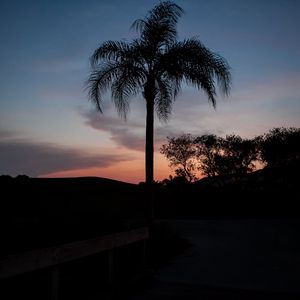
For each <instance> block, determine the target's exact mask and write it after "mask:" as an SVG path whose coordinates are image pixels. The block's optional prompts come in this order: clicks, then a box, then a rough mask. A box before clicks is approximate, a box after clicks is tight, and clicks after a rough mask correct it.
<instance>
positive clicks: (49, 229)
mask: <svg viewBox="0 0 300 300" xmlns="http://www.w3.org/2000/svg"><path fill="white" fill-rule="evenodd" d="M0 188H1V192H2V195H3V196H2V197H1V202H0V206H1V208H0V211H1V236H2V237H3V239H4V242H3V247H1V254H5V253H7V252H9V253H12V252H19V251H24V250H29V249H33V248H36V247H38V248H39V247H45V246H49V245H56V244H60V243H65V242H70V241H74V240H80V239H86V238H90V237H94V236H99V235H103V234H108V233H112V232H118V231H121V230H126V229H130V228H132V227H136V226H141V225H143V216H144V203H143V200H141V199H143V197H142V196H141V195H142V193H143V191H142V190H141V188H140V187H139V186H137V185H134V184H129V183H124V182H120V181H116V180H111V179H105V178H96V177H84V178H29V177H27V176H17V177H16V178H12V177H9V176H1V177H0ZM130 219H131V220H132V219H134V220H135V221H134V222H130V221H129V220H130Z"/></svg>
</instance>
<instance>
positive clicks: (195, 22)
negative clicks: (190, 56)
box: [0, 0, 300, 182]
mask: <svg viewBox="0 0 300 300" xmlns="http://www.w3.org/2000/svg"><path fill="white" fill-rule="evenodd" d="M175 2H176V3H177V4H179V5H180V6H181V7H182V8H183V9H184V10H185V15H184V16H183V17H182V18H181V19H180V21H179V24H178V32H179V39H183V38H185V37H197V38H199V39H200V40H201V41H202V42H203V43H204V44H205V45H206V46H207V47H208V48H210V49H211V50H212V51H214V52H217V53H219V54H221V55H222V56H224V57H225V58H226V59H227V60H228V62H229V64H230V65H231V67H232V76H233V87H232V91H231V94H230V96H229V97H228V98H226V99H223V98H222V97H220V98H218V104H217V109H216V110H213V108H212V107H211V106H210V105H209V104H208V102H207V99H206V97H205V95H204V94H203V93H201V92H200V93H199V92H198V91H196V90H193V89H191V88H184V89H183V90H182V92H181V94H180V95H179V97H178V99H177V101H176V102H175V104H174V107H173V115H172V117H171V118H170V120H169V122H168V123H167V124H161V123H159V122H158V121H157V122H156V144H157V147H156V148H157V149H158V148H159V145H160V144H161V143H163V142H165V140H166V136H167V135H169V136H170V135H177V134H180V133H187V132H190V133H194V134H202V133H207V132H211V133H216V134H220V135H226V134H230V133H236V134H240V135H241V136H243V137H252V136H255V135H257V134H261V133H264V132H266V131H267V130H269V129H271V128H272V127H278V126H295V127H300V118H299V116H300V89H299V85H300V59H299V53H300V39H299V31H300V19H299V11H300V1H298V0H274V1H271V0H270V1H269V0H259V1H258V0H254V1H246V0H244V1H243V0H226V1H225V0H211V1H200V0H199V1H197V0H185V1H183V0H182V1H175ZM156 3H158V1H145V0H139V1H138V0H132V1H116V0H111V1H102V0H99V1H63V0H61V1H44V0H43V1H14V0H11V1H6V0H5V1H3V0H2V1H1V3H0V36H1V38H2V41H1V47H0V65H1V68H0V174H10V175H13V176H15V175H17V174H28V175H30V176H80V175H84V176H86V175H95V176H103V177H112V178H116V179H121V180H125V181H131V182H137V181H140V180H143V176H144V175H143V143H144V118H145V107H144V106H145V105H144V102H143V99H142V98H141V97H137V98H136V99H133V100H132V103H131V112H130V115H129V118H128V120H127V122H124V121H122V120H120V119H118V116H117V113H116V112H115V110H114V107H113V106H112V104H111V101H110V95H109V93H108V94H107V95H106V97H105V104H104V107H103V110H104V115H102V116H101V115H99V114H98V113H97V112H95V110H93V106H92V104H91V103H90V102H89V101H88V98H87V93H86V91H85V90H84V82H85V81H86V79H87V78H88V75H89V71H90V68H89V56H90V55H91V54H92V52H93V50H94V49H95V48H96V47H97V46H99V45H100V44H101V43H102V42H103V41H106V40H121V39H127V40H130V39H131V38H132V37H134V36H135V35H134V32H132V31H131V30H130V26H131V24H132V23H133V21H134V20H135V19H137V18H140V17H143V16H144V15H146V13H147V11H148V10H149V9H151V8H152V7H153V6H154V5H155V4H156ZM156 157H157V162H156V170H157V171H156V178H157V179H161V178H162V177H165V176H167V174H168V173H170V170H169V169H168V168H167V162H166V161H164V159H163V158H162V157H160V155H156ZM133 166H134V167H133Z"/></svg>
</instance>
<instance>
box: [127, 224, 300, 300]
mask: <svg viewBox="0 0 300 300" xmlns="http://www.w3.org/2000/svg"><path fill="white" fill-rule="evenodd" d="M165 222H168V223H169V225H170V226H172V227H175V228H176V229H177V230H178V231H179V232H180V233H181V235H182V236H183V237H185V238H186V239H188V240H189V241H190V242H191V243H192V245H193V246H192V247H191V249H190V250H189V251H188V252H187V253H186V254H184V255H181V256H178V257H177V258H175V259H174V260H173V261H171V262H170V264H168V265H167V266H165V267H164V268H162V269H161V270H160V271H159V272H158V273H157V274H156V275H155V278H154V283H153V284H152V286H150V287H149V288H148V289H146V290H144V291H142V292H140V293H139V294H138V295H136V296H135V297H133V299H140V300H143V299H258V298H259V299H261V297H262V298H263V299H275V298H276V299H277V296H278V299H300V234H299V233H300V231H299V229H300V221H299V220H234V221H233V220H221V221H220V220H217V221H211V220H210V221H191V220H180V221H178V220H177V221H165ZM289 295H291V297H289ZM296 295H297V296H296ZM260 296H261V297H260Z"/></svg>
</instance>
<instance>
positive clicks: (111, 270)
mask: <svg viewBox="0 0 300 300" xmlns="http://www.w3.org/2000/svg"><path fill="white" fill-rule="evenodd" d="M113 282H114V251H113V249H111V250H109V251H108V284H109V285H110V286H112V285H113Z"/></svg>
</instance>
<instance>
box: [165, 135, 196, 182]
mask: <svg viewBox="0 0 300 300" xmlns="http://www.w3.org/2000/svg"><path fill="white" fill-rule="evenodd" d="M160 153H161V154H163V155H165V157H166V158H167V159H168V160H169V166H170V167H176V169H175V174H176V175H177V176H178V177H184V178H186V179H187V180H188V181H189V182H192V181H194V180H196V179H197V176H196V173H195V172H196V170H197V164H196V147H195V142H194V138H193V137H192V136H191V135H190V134H183V135H181V136H179V137H177V138H175V137H172V138H168V144H165V145H162V147H161V148H160Z"/></svg>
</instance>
